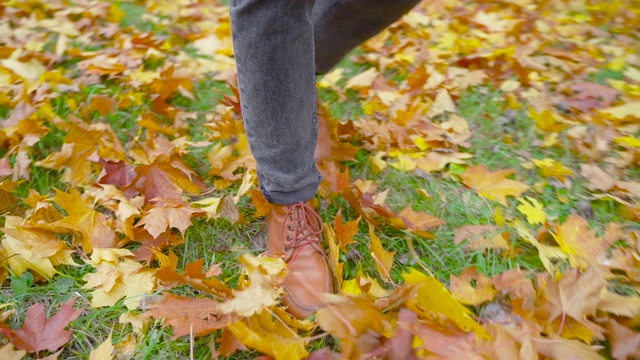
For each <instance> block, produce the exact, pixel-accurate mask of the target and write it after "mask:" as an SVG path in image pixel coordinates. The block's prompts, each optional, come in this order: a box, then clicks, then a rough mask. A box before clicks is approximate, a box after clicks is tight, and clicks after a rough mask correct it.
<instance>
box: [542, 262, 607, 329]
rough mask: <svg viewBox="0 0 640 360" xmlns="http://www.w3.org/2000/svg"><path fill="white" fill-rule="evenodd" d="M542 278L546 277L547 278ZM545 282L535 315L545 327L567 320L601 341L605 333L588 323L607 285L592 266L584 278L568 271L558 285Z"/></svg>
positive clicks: (597, 326) (599, 271)
mask: <svg viewBox="0 0 640 360" xmlns="http://www.w3.org/2000/svg"><path fill="white" fill-rule="evenodd" d="M545 275H547V277H548V274H545ZM543 281H545V280H543ZM545 282H546V284H545V286H544V288H543V289H542V290H541V293H540V294H539V298H540V299H541V300H542V301H541V302H540V306H538V308H537V311H538V312H539V313H540V316H541V317H542V318H544V319H545V321H546V322H547V324H551V323H553V322H554V321H555V320H558V319H561V318H562V319H564V317H565V316H569V317H571V318H572V319H574V320H575V321H577V322H578V323H579V324H581V325H583V326H584V327H586V328H587V329H588V330H589V331H591V332H592V333H593V335H594V336H595V338H597V339H601V338H602V337H603V331H604V329H603V328H602V327H600V326H599V325H598V324H596V323H595V322H593V321H591V320H589V319H588V317H590V316H594V315H595V313H596V309H597V308H598V304H599V302H600V296H599V294H600V291H601V290H602V288H603V287H605V286H606V284H607V281H606V280H605V278H604V275H603V274H602V272H601V270H600V269H598V268H597V267H596V266H591V267H589V268H588V269H587V271H585V273H583V274H580V273H578V271H577V270H571V271H569V272H567V273H566V274H564V276H563V277H562V278H561V279H560V280H559V281H554V280H550V279H547V280H546V281H545ZM539 287H540V286H539ZM563 323H564V322H563V321H562V322H561V325H559V326H560V327H562V324H563ZM561 330H562V329H560V331H561ZM556 331H558V330H557V329H556Z"/></svg>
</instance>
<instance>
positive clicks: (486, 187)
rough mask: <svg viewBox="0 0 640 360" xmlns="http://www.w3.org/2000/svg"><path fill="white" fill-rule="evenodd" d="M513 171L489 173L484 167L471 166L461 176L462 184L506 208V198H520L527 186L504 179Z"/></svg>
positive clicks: (513, 171)
mask: <svg viewBox="0 0 640 360" xmlns="http://www.w3.org/2000/svg"><path fill="white" fill-rule="evenodd" d="M513 173H515V170H498V171H493V172H492V171H489V169H487V167H486V166H485V165H477V166H472V167H470V168H468V169H467V171H466V172H465V173H464V174H462V182H463V183H464V184H465V185H467V186H468V187H470V188H472V189H474V190H476V191H477V192H478V193H479V194H480V195H482V196H484V197H486V198H487V199H491V200H495V201H497V202H499V203H500V204H502V205H504V206H507V199H506V197H507V196H515V197H518V196H520V195H521V194H522V193H523V192H525V191H527V190H528V189H529V186H528V185H526V184H524V183H521V182H519V181H515V180H509V179H507V178H506V177H507V176H509V175H511V174H513Z"/></svg>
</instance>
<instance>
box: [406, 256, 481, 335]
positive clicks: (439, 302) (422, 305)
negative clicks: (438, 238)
mask: <svg viewBox="0 0 640 360" xmlns="http://www.w3.org/2000/svg"><path fill="white" fill-rule="evenodd" d="M404 280H405V282H406V283H409V284H417V285H419V288H418V294H417V297H416V298H415V299H412V300H410V301H409V302H408V303H407V307H408V308H409V309H410V310H411V311H413V312H415V313H417V314H418V315H420V316H421V317H422V318H429V319H434V320H437V321H442V320H443V319H442V318H446V319H449V320H451V321H453V322H454V323H455V324H456V325H457V326H458V327H459V328H460V329H462V330H464V331H473V332H474V333H475V334H476V335H478V337H480V338H482V339H489V334H488V333H487V331H486V330H485V329H484V328H483V327H482V325H480V324H479V323H478V322H477V321H475V320H474V319H473V313H472V312H471V310H469V309H467V308H466V307H464V305H462V304H461V303H460V302H459V301H458V300H456V299H455V298H454V297H453V295H452V294H451V293H450V292H449V291H448V290H447V289H446V288H445V287H444V285H443V284H442V283H441V282H439V281H438V280H437V279H436V278H433V277H431V276H428V275H425V274H423V273H421V272H420V271H418V270H416V269H410V271H409V272H408V273H405V274H404Z"/></svg>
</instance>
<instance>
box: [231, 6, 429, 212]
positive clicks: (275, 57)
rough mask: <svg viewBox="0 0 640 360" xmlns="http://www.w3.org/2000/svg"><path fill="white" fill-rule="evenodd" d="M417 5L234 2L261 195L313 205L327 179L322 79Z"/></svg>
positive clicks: (276, 200)
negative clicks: (321, 163) (319, 152)
mask: <svg viewBox="0 0 640 360" xmlns="http://www.w3.org/2000/svg"><path fill="white" fill-rule="evenodd" d="M418 2H419V1H417V0H410V1H407V0H381V1H370V0H368V1H367V0H359V1H356V0H315V1H314V0H232V1H231V26H232V36H233V46H234V51H235V56H236V63H237V68H238V85H239V90H240V98H241V102H242V114H243V117H244V122H245V129H246V131H247V137H248V139H249V145H250V147H251V151H252V153H253V156H254V157H255V159H256V162H257V172H258V179H259V181H260V187H261V190H262V193H263V194H264V196H265V197H266V198H267V200H268V201H269V202H271V203H274V204H293V203H297V202H301V201H307V200H309V199H311V198H313V197H314V196H315V194H316V192H317V190H318V186H319V185H320V181H321V176H320V174H319V173H318V170H317V169H316V165H315V162H314V160H313V152H314V149H315V146H316V141H317V136H318V125H317V114H316V85H315V80H316V79H315V74H316V73H323V72H326V71H329V70H330V69H331V67H333V66H334V65H335V64H336V63H337V62H339V61H340V59H342V57H343V56H344V55H345V54H347V53H348V52H349V51H350V50H351V49H353V48H354V47H355V46H357V45H359V44H360V43H361V42H363V41H364V40H366V39H368V38H369V37H371V36H373V35H375V34H376V33H377V32H379V31H381V30H382V29H384V28H385V27H386V26H388V25H389V24H391V23H393V22H394V21H395V20H397V19H398V18H399V17H400V16H402V15H403V14H404V13H406V12H407V11H409V10H410V9H411V8H412V7H413V6H414V5H415V4H417V3H418Z"/></svg>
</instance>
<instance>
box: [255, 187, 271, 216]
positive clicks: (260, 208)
mask: <svg viewBox="0 0 640 360" xmlns="http://www.w3.org/2000/svg"><path fill="white" fill-rule="evenodd" d="M251 203H252V204H253V206H254V207H255V208H256V213H255V215H254V216H255V217H262V216H266V215H267V214H268V213H269V210H271V204H270V203H269V201H267V199H265V197H264V195H262V192H261V191H260V190H258V189H251Z"/></svg>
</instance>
